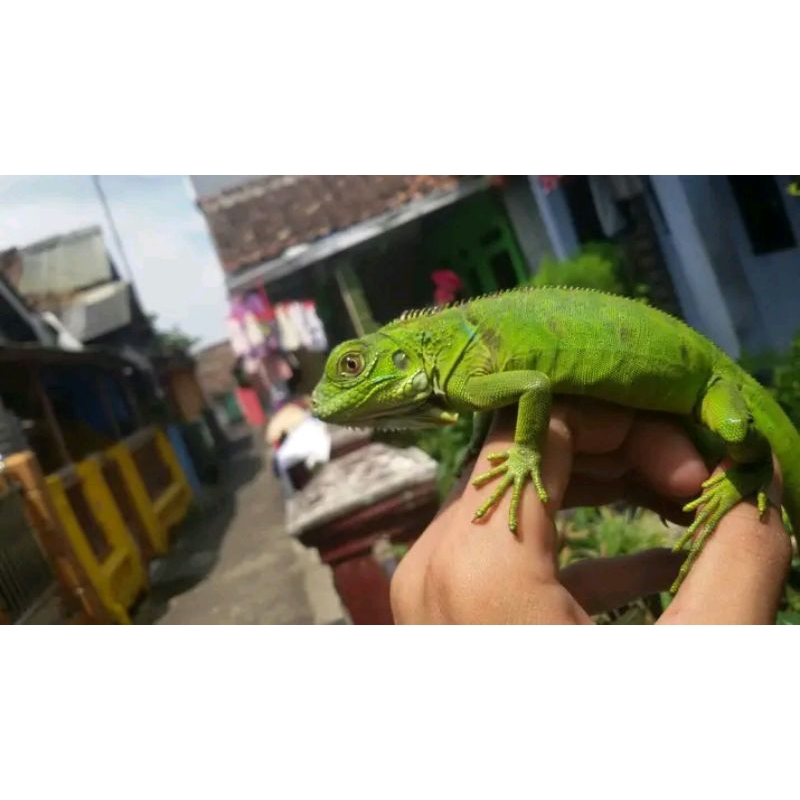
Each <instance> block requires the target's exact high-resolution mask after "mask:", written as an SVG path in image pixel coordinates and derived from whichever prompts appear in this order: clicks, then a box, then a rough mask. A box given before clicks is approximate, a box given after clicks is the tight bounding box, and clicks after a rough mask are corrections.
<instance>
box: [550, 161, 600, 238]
mask: <svg viewBox="0 0 800 800" xmlns="http://www.w3.org/2000/svg"><path fill="white" fill-rule="evenodd" d="M561 188H562V190H563V192H564V198H565V199H566V201H567V206H569V210H570V213H571V214H572V222H573V225H575V233H576V234H577V236H578V241H579V242H580V243H581V244H586V243H587V242H606V241H608V236H606V234H605V231H603V226H602V225H601V224H600V217H598V216H597V209H596V208H595V205H594V195H592V189H591V187H590V186H589V178H588V176H586V175H570V176H569V177H568V178H566V179H565V180H564V181H562V183H561Z"/></svg>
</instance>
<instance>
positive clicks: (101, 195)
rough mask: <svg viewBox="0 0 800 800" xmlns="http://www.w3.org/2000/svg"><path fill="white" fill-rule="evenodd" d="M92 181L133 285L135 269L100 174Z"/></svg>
mask: <svg viewBox="0 0 800 800" xmlns="http://www.w3.org/2000/svg"><path fill="white" fill-rule="evenodd" d="M92 181H93V182H94V186H95V189H96V190H97V195H98V197H99V198H100V203H101V205H102V206H103V211H104V213H105V216H106V223H107V224H108V227H109V229H110V230H111V235H112V236H113V237H114V244H116V246H117V250H118V252H119V256H120V261H121V265H122V266H123V267H124V268H125V278H126V279H127V281H128V283H130V284H131V286H132V287H133V271H132V270H131V265H130V262H129V261H128V255H127V253H126V252H125V247H124V246H123V244H122V239H121V238H120V235H119V232H118V231H117V226H116V224H115V222H114V217H113V216H112V214H111V207H110V206H109V204H108V200H107V198H106V195H105V192H104V191H103V186H102V184H101V183H100V176H99V175H92Z"/></svg>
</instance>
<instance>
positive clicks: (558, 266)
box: [530, 242, 647, 299]
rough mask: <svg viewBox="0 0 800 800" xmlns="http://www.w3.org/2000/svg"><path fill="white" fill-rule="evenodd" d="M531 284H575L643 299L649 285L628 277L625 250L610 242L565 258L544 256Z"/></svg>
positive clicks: (589, 247)
mask: <svg viewBox="0 0 800 800" xmlns="http://www.w3.org/2000/svg"><path fill="white" fill-rule="evenodd" d="M530 285H531V286H571V287H576V288H582V289H596V290H598V291H601V292H607V293H609V294H619V295H624V296H627V297H636V298H640V299H644V298H646V297H647V287H646V286H644V285H643V284H642V285H634V284H632V283H631V282H630V281H629V280H628V278H627V275H626V270H625V262H624V256H623V252H622V250H621V249H620V248H619V247H618V246H617V245H614V244H610V243H608V242H593V243H589V244H586V245H584V246H583V247H582V248H581V250H580V252H579V253H578V254H577V255H575V256H573V257H572V258H568V259H565V260H563V261H558V260H556V259H554V258H552V257H545V258H543V259H542V261H541V262H540V264H539V269H538V270H537V272H536V274H535V275H534V276H533V278H532V279H531V281H530Z"/></svg>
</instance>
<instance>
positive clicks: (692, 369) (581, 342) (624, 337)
mask: <svg viewBox="0 0 800 800" xmlns="http://www.w3.org/2000/svg"><path fill="white" fill-rule="evenodd" d="M553 395H585V396H590V397H594V398H598V399H600V400H606V401H610V402H613V403H617V404H621V405H624V406H628V407H633V408H637V409H644V410H650V411H661V412H670V413H673V414H677V415H681V417H682V418H683V419H684V420H685V421H686V423H687V426H688V427H689V428H690V429H691V432H692V433H693V438H694V440H695V441H696V442H697V443H698V449H700V450H701V453H703V454H704V456H705V457H706V458H707V462H708V463H711V464H713V463H719V461H720V460H721V457H723V456H727V457H728V459H730V462H732V464H731V466H730V467H728V468H727V469H726V470H725V471H724V472H722V473H719V474H718V475H716V476H715V477H712V478H710V479H708V480H707V481H706V482H705V483H704V484H703V487H702V488H703V491H702V494H701V495H700V496H699V497H698V498H697V499H695V500H693V501H692V502H690V503H688V504H687V505H686V507H685V509H684V510H685V511H695V510H696V514H695V517H694V520H693V522H692V524H691V526H690V527H689V528H688V529H687V530H686V532H685V534H684V535H683V536H682V537H681V538H680V540H679V541H678V542H677V543H676V550H677V549H682V548H683V547H685V546H686V544H687V543H688V542H689V540H690V539H692V537H694V536H695V534H697V536H696V537H695V539H694V542H693V544H692V546H691V548H690V552H689V556H688V558H687V559H686V560H685V561H684V564H683V566H682V568H681V573H680V575H679V576H678V578H677V579H676V581H675V584H673V587H672V591H673V592H674V591H677V588H678V586H679V585H680V583H681V582H682V580H683V578H684V577H685V575H686V573H687V572H688V570H689V568H690V567H691V565H692V563H693V562H694V560H695V559H696V557H697V555H698V554H699V552H700V550H701V548H702V546H703V544H704V542H705V541H706V539H707V538H708V536H709V535H710V534H711V533H712V532H713V530H714V529H715V528H716V526H717V524H718V523H719V521H720V519H721V518H722V517H723V515H725V514H726V513H727V512H728V511H729V510H730V509H731V508H732V507H733V506H734V505H736V504H737V503H738V502H739V501H740V500H741V499H743V498H747V497H755V498H756V500H757V504H758V509H759V512H760V514H761V515H762V516H763V514H764V513H765V512H766V509H767V505H768V501H767V497H766V494H765V490H766V489H767V487H768V486H769V483H770V480H771V478H772V456H771V451H773V452H774V453H775V455H776V456H777V459H778V461H779V463H780V465H781V471H782V474H783V481H784V498H785V499H784V508H783V519H784V524H785V525H786V526H787V528H789V529H791V528H793V529H794V531H795V532H796V533H800V435H798V432H797V430H796V429H795V428H794V426H793V425H792V423H791V422H790V421H789V419H788V418H787V417H786V415H785V414H784V412H783V411H782V409H781V408H780V406H779V405H778V404H777V403H776V402H775V400H774V399H773V398H772V396H771V395H770V394H769V393H768V392H767V390H766V389H764V388H763V387H762V386H761V385H760V384H759V383H758V382H757V381H756V380H755V379H754V378H752V377H751V376H750V375H748V374H747V373H746V372H745V371H744V370H742V368H741V367H739V366H738V365H737V364H736V363H735V362H734V361H733V360H732V359H730V358H729V357H728V356H727V355H726V354H725V353H723V352H722V351H721V350H720V349H719V348H718V347H716V345H714V344H713V343H712V342H711V341H709V340H708V339H706V338H705V337H703V336H702V335H701V334H699V333H698V332H697V331H695V330H694V329H692V328H690V327H689V326H688V325H686V324H685V323H683V322H681V321H680V320H678V319H675V318H673V317H671V316H669V315H668V314H666V313H664V312H662V311H659V310H657V309H654V308H652V307H650V306H648V305H646V304H644V303H642V302H640V301H636V300H632V299H629V298H626V297H621V296H616V295H610V294H604V293H601V292H598V291H593V290H586V289H570V288H539V289H533V288H519V289H513V290H510V291H506V292H500V293H498V294H495V295H486V296H483V297H477V298H474V299H472V300H467V301H463V302H457V303H454V304H450V305H448V306H433V307H431V308H424V309H420V310H417V311H409V312H406V313H404V314H403V315H402V316H401V317H399V318H398V319H397V320H395V321H394V322H391V323H389V324H388V325H385V326H384V327H382V328H381V329H380V330H378V331H376V332H374V333H371V334H369V335H367V336H364V337H362V338H361V339H355V340H351V341H346V342H344V343H342V344H340V345H338V346H337V347H335V348H334V350H333V351H332V352H331V354H330V356H329V358H328V361H327V364H326V367H325V374H324V376H323V377H322V379H321V380H320V382H319V384H318V385H317V387H316V388H315V390H314V393H313V396H312V410H313V413H314V415H315V416H317V417H318V418H320V419H323V420H327V421H330V422H333V423H341V424H345V425H354V426H361V427H373V428H378V429H399V428H423V427H429V426H435V425H450V424H452V423H454V422H455V421H456V420H457V419H458V415H459V414H461V413H467V412H473V413H475V415H476V416H475V419H474V422H475V424H474V433H473V437H472V441H471V443H470V447H469V448H468V450H469V452H468V454H465V455H469V456H474V455H476V454H477V452H478V451H479V450H480V447H481V444H482V442H483V439H484V438H485V436H486V434H487V432H488V429H489V425H490V423H491V412H493V411H494V410H496V409H498V408H501V407H503V406H508V405H513V404H518V406H519V407H518V412H517V424H516V429H515V433H514V443H513V444H512V445H511V447H510V448H509V449H508V450H507V451H505V452H502V453H494V454H492V455H490V456H488V459H489V461H490V463H491V464H493V465H495V466H493V468H492V469H489V470H488V471H487V472H484V473H483V474H481V475H478V477H477V478H475V479H474V480H473V483H474V485H476V486H481V485H483V484H485V483H488V482H489V481H491V480H493V479H499V483H498V484H497V486H496V488H495V490H494V492H492V494H491V496H490V497H489V498H488V499H487V500H486V502H484V503H483V504H482V505H481V506H480V507H479V508H478V509H477V511H476V512H475V519H478V518H480V517H482V516H484V515H485V514H486V513H487V511H489V510H490V509H491V508H492V507H493V506H495V505H496V504H498V503H499V502H500V500H501V498H502V497H503V495H504V494H505V493H506V491H508V490H509V489H511V491H512V495H511V510H510V517H509V528H510V529H511V530H512V531H516V528H517V508H518V505H519V500H520V495H521V493H522V490H523V488H524V486H525V483H526V481H528V480H529V479H530V480H531V481H532V483H533V485H534V487H535V489H536V492H537V494H538V496H539V497H540V498H541V500H542V501H543V502H547V499H548V497H547V492H546V490H545V487H544V485H543V483H542V478H541V463H542V447H543V443H544V437H545V434H546V431H547V428H548V423H549V419H550V407H551V400H552V397H553ZM709 445H710V446H709ZM701 448H702V449H701ZM712 459H713V460H712ZM787 512H788V514H787Z"/></svg>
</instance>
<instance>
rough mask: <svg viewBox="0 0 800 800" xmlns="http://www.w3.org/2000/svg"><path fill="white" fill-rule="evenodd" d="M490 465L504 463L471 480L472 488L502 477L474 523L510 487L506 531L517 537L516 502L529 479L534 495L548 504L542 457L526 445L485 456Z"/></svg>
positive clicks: (477, 512)
mask: <svg viewBox="0 0 800 800" xmlns="http://www.w3.org/2000/svg"><path fill="white" fill-rule="evenodd" d="M487 458H488V460H489V462H490V463H492V464H496V463H497V462H500V461H501V462H503V463H500V464H497V466H494V467H492V469H490V470H487V471H486V472H484V473H482V474H480V475H478V476H477V477H475V478H473V479H472V485H473V486H483V485H484V484H486V483H488V482H489V481H492V480H494V479H495V478H498V477H500V476H501V475H502V476H503V478H502V480H501V481H500V483H499V484H498V485H497V487H496V488H495V490H494V492H492V494H491V496H490V497H489V498H488V499H487V500H486V501H485V502H484V503H483V504H482V505H481V506H480V507H479V508H478V509H477V511H476V512H475V516H474V517H473V520H472V521H473V522H475V521H477V520H479V519H480V518H481V517H483V516H484V515H485V514H486V513H487V512H488V511H489V510H490V509H491V508H493V507H494V506H496V505H497V504H498V503H499V502H500V500H502V498H503V495H504V494H505V493H506V491H507V490H508V488H509V486H512V485H513V489H512V493H511V508H510V509H509V514H508V527H509V530H510V531H512V533H516V531H517V526H518V516H519V514H518V510H519V501H520V497H521V496H522V490H523V488H524V487H525V482H526V481H527V480H528V479H530V480H531V481H532V482H533V485H534V487H535V488H536V493H537V494H538V496H539V499H540V500H541V501H542V502H543V503H547V502H548V500H549V499H550V498H549V495H548V494H547V490H546V489H545V488H544V483H543V482H542V475H541V470H540V466H541V456H540V455H539V453H538V452H536V451H535V450H534V449H533V448H531V447H527V446H525V445H519V444H512V445H511V447H509V449H508V450H506V451H504V452H502V453H492V454H490V455H489V456H487Z"/></svg>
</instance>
